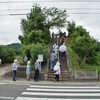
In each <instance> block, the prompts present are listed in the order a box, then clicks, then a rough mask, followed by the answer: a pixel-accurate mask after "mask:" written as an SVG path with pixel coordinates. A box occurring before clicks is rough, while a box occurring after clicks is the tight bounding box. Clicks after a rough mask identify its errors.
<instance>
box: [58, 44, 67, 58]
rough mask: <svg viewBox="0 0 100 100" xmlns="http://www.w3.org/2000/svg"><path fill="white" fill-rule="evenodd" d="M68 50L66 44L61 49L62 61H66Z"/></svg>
mask: <svg viewBox="0 0 100 100" xmlns="http://www.w3.org/2000/svg"><path fill="white" fill-rule="evenodd" d="M66 50H67V47H66V45H65V43H63V44H62V45H61V46H60V47H59V51H60V54H61V59H62V60H64V59H65V56H66Z"/></svg>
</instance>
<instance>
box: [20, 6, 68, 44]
mask: <svg viewBox="0 0 100 100" xmlns="http://www.w3.org/2000/svg"><path fill="white" fill-rule="evenodd" d="M66 18H67V14H66V10H61V9H58V8H55V7H52V8H41V7H40V6H39V5H38V4H34V5H33V8H32V9H31V11H30V13H29V14H28V15H27V19H22V21H21V29H22V31H23V36H21V35H20V36H19V39H20V41H21V42H22V43H24V44H26V45H27V44H29V43H37V42H41V43H49V41H50V33H49V29H50V27H52V26H57V27H61V26H64V25H65V24H66ZM39 35H41V36H39ZM35 36H36V37H35ZM37 36H39V39H35V38H38V37H37ZM40 37H41V38H40ZM43 39H44V40H43Z"/></svg>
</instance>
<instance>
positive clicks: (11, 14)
mask: <svg viewBox="0 0 100 100" xmlns="http://www.w3.org/2000/svg"><path fill="white" fill-rule="evenodd" d="M67 14H80V15H81V14H95V15H96V14H100V12H98V13H96V12H93V13H90V12H84V13H81V12H79V13H67ZM25 15H28V14H26V13H23V14H22V13H10V14H0V16H25Z"/></svg>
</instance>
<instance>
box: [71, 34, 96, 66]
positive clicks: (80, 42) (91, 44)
mask: <svg viewBox="0 0 100 100" xmlns="http://www.w3.org/2000/svg"><path fill="white" fill-rule="evenodd" d="M72 48H73V50H74V51H75V52H76V53H77V55H78V56H79V59H78V61H79V65H80V66H81V65H83V64H84V63H85V62H86V61H88V62H90V60H89V59H90V58H91V59H93V55H95V54H96V53H97V52H98V51H97V48H98V47H97V42H96V40H95V39H93V38H91V37H89V36H85V35H84V36H83V37H77V38H76V39H75V41H74V43H73V45H72Z"/></svg>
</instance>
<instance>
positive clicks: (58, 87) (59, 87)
mask: <svg viewBox="0 0 100 100" xmlns="http://www.w3.org/2000/svg"><path fill="white" fill-rule="evenodd" d="M30 87H31V88H53V89H55V88H57V89H66V88H73V89H74V88H75V89H76V88H80V89H81V88H82V89H83V88H88V89H89V88H93V89H97V88H100V87H98V86H38V85H31V86H30Z"/></svg>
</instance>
